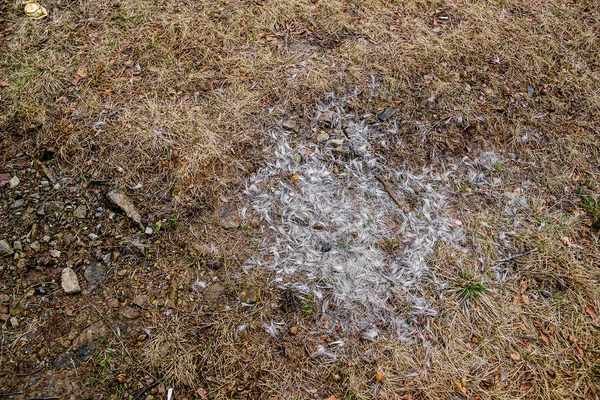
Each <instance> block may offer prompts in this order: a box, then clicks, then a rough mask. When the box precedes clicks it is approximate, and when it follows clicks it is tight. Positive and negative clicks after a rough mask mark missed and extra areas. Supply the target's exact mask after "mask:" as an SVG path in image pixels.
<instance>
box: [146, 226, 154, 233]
mask: <svg viewBox="0 0 600 400" xmlns="http://www.w3.org/2000/svg"><path fill="white" fill-rule="evenodd" d="M144 233H145V234H146V235H152V234H153V233H154V231H153V230H152V228H150V227H149V226H147V227H146V230H145V231H144Z"/></svg>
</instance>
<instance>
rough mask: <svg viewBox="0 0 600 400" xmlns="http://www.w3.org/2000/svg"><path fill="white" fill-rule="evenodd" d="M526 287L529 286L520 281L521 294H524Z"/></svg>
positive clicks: (525, 282)
mask: <svg viewBox="0 0 600 400" xmlns="http://www.w3.org/2000/svg"><path fill="white" fill-rule="evenodd" d="M528 287H529V284H528V283H527V281H521V294H523V293H525V291H526V290H527V288H528Z"/></svg>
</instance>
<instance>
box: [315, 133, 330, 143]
mask: <svg viewBox="0 0 600 400" xmlns="http://www.w3.org/2000/svg"><path fill="white" fill-rule="evenodd" d="M328 139H329V134H328V133H327V132H321V133H319V134H318V135H317V141H319V142H325V141H327V140H328Z"/></svg>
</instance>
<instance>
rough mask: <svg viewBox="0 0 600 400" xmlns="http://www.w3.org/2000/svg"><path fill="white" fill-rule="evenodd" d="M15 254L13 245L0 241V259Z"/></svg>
mask: <svg viewBox="0 0 600 400" xmlns="http://www.w3.org/2000/svg"><path fill="white" fill-rule="evenodd" d="M13 254H15V251H14V250H13V248H12V247H11V245H10V244H9V243H8V242H7V241H6V240H4V239H2V240H0V258H2V257H10V256H12V255H13Z"/></svg>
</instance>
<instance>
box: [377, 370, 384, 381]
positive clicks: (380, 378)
mask: <svg viewBox="0 0 600 400" xmlns="http://www.w3.org/2000/svg"><path fill="white" fill-rule="evenodd" d="M375 381H377V382H381V381H383V374H382V373H381V372H377V373H376V374H375Z"/></svg>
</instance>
